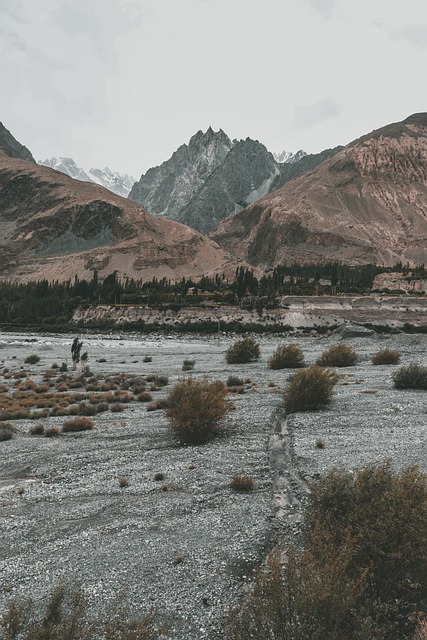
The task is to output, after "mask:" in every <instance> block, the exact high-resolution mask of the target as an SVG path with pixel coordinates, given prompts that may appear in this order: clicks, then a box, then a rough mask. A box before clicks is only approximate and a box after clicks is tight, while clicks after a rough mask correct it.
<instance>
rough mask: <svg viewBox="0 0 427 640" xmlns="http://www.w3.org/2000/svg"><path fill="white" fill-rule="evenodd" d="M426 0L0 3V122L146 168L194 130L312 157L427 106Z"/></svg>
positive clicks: (81, 160)
mask: <svg viewBox="0 0 427 640" xmlns="http://www.w3.org/2000/svg"><path fill="white" fill-rule="evenodd" d="M426 68H427V2H426V0H405V1H402V0H358V1H357V2H356V1H355V0H0V87H1V89H0V121H1V122H3V124H4V126H5V127H6V128H7V129H9V131H10V132H11V133H12V134H13V135H14V136H15V138H17V139H18V140H19V141H20V142H21V143H22V144H24V145H25V146H27V147H28V148H29V149H30V151H31V152H32V154H33V156H34V157H35V158H36V160H44V159H46V158H50V157H53V156H57V157H58V156H66V157H72V158H74V160H75V161H76V163H77V164H78V165H79V166H81V167H83V168H85V169H86V170H87V169H89V168H90V167H100V168H103V167H105V166H109V167H110V168H111V169H113V170H116V171H119V172H121V173H129V174H131V175H132V176H134V177H135V178H139V177H140V175H141V174H142V173H145V172H146V171H147V169H148V168H150V167H152V166H156V165H158V164H161V163H162V162H163V161H165V160H167V159H168V158H169V157H170V156H171V155H172V153H173V152H174V151H175V150H176V149H177V148H178V147H179V146H180V145H181V144H184V143H188V141H189V139H190V137H191V136H192V135H193V134H194V133H196V132H197V131H198V130H200V129H201V130H202V131H206V129H207V128H208V127H209V126H212V128H213V129H214V130H218V129H220V128H221V129H223V130H224V131H225V132H226V133H227V134H228V135H229V136H230V138H231V139H234V138H237V139H242V138H246V137H250V138H253V139H256V140H259V141H260V142H262V143H263V144H265V146H266V147H267V148H268V149H269V150H270V151H275V152H280V151H282V150H284V149H286V150H288V151H297V150H298V149H303V150H305V151H306V152H308V153H317V152H319V151H321V150H323V149H326V148H330V147H334V146H336V145H338V144H342V145H345V144H347V143H349V142H351V141H352V140H354V139H356V138H358V137H359V136H361V135H364V134H365V133H369V132H370V131H372V130H373V129H376V128H379V127H381V126H384V125H386V124H389V123H391V122H397V121H400V120H403V119H404V118H405V117H407V116H409V115H411V114H413V113H417V112H420V111H427V83H426Z"/></svg>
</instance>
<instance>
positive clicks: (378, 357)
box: [371, 348, 400, 365]
mask: <svg viewBox="0 0 427 640" xmlns="http://www.w3.org/2000/svg"><path fill="white" fill-rule="evenodd" d="M399 360H400V353H399V352H398V351H395V350H394V349H387V348H384V349H380V351H377V353H374V355H373V356H372V358H371V361H372V364H374V365H379V364H399Z"/></svg>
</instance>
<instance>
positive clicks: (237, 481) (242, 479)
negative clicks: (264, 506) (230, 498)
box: [230, 476, 254, 493]
mask: <svg viewBox="0 0 427 640" xmlns="http://www.w3.org/2000/svg"><path fill="white" fill-rule="evenodd" d="M230 487H231V489H233V491H238V492H240V493H250V492H251V491H253V488H254V481H253V480H252V478H251V477H250V476H233V477H232V479H231V482H230Z"/></svg>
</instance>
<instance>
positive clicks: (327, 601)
mask: <svg viewBox="0 0 427 640" xmlns="http://www.w3.org/2000/svg"><path fill="white" fill-rule="evenodd" d="M310 488H311V493H310V496H309V503H308V506H307V510H306V519H305V524H304V529H303V533H304V545H303V546H302V549H301V550H300V551H297V550H296V549H295V548H292V547H291V549H287V553H286V556H287V559H286V562H283V551H282V549H281V548H277V549H276V550H274V551H273V552H272V553H271V554H270V555H269V556H268V558H267V562H266V566H265V567H264V568H262V569H260V570H258V572H257V573H256V574H255V579H254V582H253V587H252V589H251V592H250V593H249V596H248V597H247V598H246V600H245V601H244V602H243V604H242V605H240V606H239V607H236V608H235V609H234V610H232V612H231V615H230V617H229V619H228V624H227V636H226V637H227V639H228V640H252V639H253V638H256V639H257V640H283V638H292V640H305V639H306V638H310V639H313V640H325V639H328V640H350V639H351V640H356V638H357V640H372V638H378V639H383V640H385V639H386V638H387V640H398V639H400V638H411V637H413V636H412V634H413V633H414V631H415V632H416V634H418V635H415V636H414V637H413V640H418V639H419V640H421V638H423V637H424V636H423V635H421V633H424V632H425V631H426V626H425V625H424V618H423V617H421V620H420V619H419V617H418V616H417V615H416V612H421V611H422V610H423V608H424V606H425V599H426V596H427V544H426V540H427V476H426V475H425V474H423V473H421V472H420V471H419V470H418V469H417V468H416V467H411V468H409V469H406V470H405V471H403V472H402V473H398V472H395V471H393V470H392V468H391V465H390V464H389V463H384V464H381V465H372V466H369V467H366V468H364V469H361V470H360V471H358V472H357V473H352V472H349V471H344V470H336V469H335V470H333V471H331V472H329V473H328V474H326V475H325V476H323V477H321V478H320V479H319V480H317V481H315V482H314V483H313V484H312V485H311V487H310ZM423 603H424V604H423ZM417 622H419V624H418V625H417ZM423 627H424V628H423Z"/></svg>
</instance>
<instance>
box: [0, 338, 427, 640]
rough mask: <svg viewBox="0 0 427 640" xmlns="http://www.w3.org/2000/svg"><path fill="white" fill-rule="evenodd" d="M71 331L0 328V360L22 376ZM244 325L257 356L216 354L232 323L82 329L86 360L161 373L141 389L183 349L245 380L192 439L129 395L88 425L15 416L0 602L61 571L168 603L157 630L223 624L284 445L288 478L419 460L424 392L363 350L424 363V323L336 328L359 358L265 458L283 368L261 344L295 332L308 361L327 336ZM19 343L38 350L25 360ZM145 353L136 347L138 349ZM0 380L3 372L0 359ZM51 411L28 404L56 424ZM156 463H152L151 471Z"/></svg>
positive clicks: (271, 513)
mask: <svg viewBox="0 0 427 640" xmlns="http://www.w3.org/2000/svg"><path fill="white" fill-rule="evenodd" d="M72 339H73V337H70V336H57V335H56V336H55V335H49V336H42V335H33V336H30V335H27V334H26V335H20V334H16V335H14V334H4V333H3V334H2V333H0V361H1V367H0V373H1V372H2V371H4V369H9V370H10V371H18V370H20V368H21V367H25V370H27V371H28V375H29V376H30V377H31V379H33V380H35V381H37V380H41V378H42V374H43V372H44V371H45V370H46V369H49V368H50V367H51V366H52V364H54V363H58V364H61V363H62V362H64V361H66V360H67V361H68V364H69V367H70V346H71V342H72ZM257 339H258V340H259V342H260V345H261V359H260V361H259V362H257V363H251V364H246V365H227V364H226V362H225V352H226V349H227V348H228V346H229V345H230V344H231V343H232V342H233V341H234V340H235V337H233V336H226V335H221V336H220V337H219V338H218V337H191V338H188V337H183V338H176V337H165V336H162V337H158V338H157V337H150V338H147V337H146V336H142V337H139V336H129V335H127V336H107V335H102V336H101V335H100V336H95V335H90V336H83V341H84V346H83V350H87V351H88V354H89V366H90V368H91V370H92V371H93V373H94V374H102V375H107V374H114V373H118V372H124V373H126V374H133V375H141V376H147V375H149V374H153V373H155V374H159V375H167V376H168V377H169V384H168V386H166V387H164V388H162V389H160V390H158V391H155V392H153V396H154V398H155V399H159V398H163V397H165V396H166V395H167V393H168V389H170V387H171V385H173V384H174V383H175V382H176V381H177V380H178V379H179V378H180V377H182V376H183V375H184V373H183V372H182V363H183V360H184V359H194V360H195V369H194V372H193V374H192V375H194V376H197V377H201V376H204V375H208V376H209V377H211V378H212V379H219V380H223V381H224V382H225V381H226V379H227V377H228V375H229V374H230V373H233V374H236V375H238V376H240V377H241V378H246V377H248V378H250V381H248V382H247V383H246V385H245V393H244V394H234V395H233V396H232V399H233V403H234V405H235V410H234V411H233V412H232V413H231V414H230V415H229V417H228V418H227V425H226V432H225V433H224V435H222V436H221V437H220V438H217V439H216V440H214V441H213V442H211V443H209V444H206V445H203V446H198V447H190V446H188V447H179V446H177V443H176V441H175V439H174V437H173V435H172V433H171V431H170V427H169V425H168V422H167V419H166V417H165V415H164V413H163V411H146V406H145V405H144V404H141V403H130V404H129V405H128V406H126V409H125V411H123V412H121V413H117V414H113V413H111V412H106V413H102V414H99V415H97V416H96V417H95V418H94V422H95V428H94V429H93V430H92V431H89V432H84V433H77V434H61V436H60V437H56V438H45V437H34V436H30V435H29V432H28V430H29V427H30V425H31V422H30V421H29V420H18V421H14V422H13V424H14V426H15V428H16V433H15V434H14V437H13V439H12V440H9V441H6V442H0V535H1V540H2V545H1V552H0V610H1V609H2V608H3V607H4V605H5V603H6V602H7V601H8V599H9V598H10V597H11V596H20V597H26V596H28V595H32V597H33V598H35V599H36V600H37V599H39V598H40V599H41V598H43V597H45V596H46V594H47V593H48V592H49V591H50V590H51V589H52V587H53V586H54V585H55V584H56V583H57V582H58V580H60V579H63V580H64V581H65V582H66V583H67V584H70V585H73V584H80V585H82V587H83V589H84V591H85V593H86V594H87V596H88V598H89V601H90V604H91V605H92V607H93V609H94V610H95V611H98V610H99V611H100V612H102V610H103V609H104V608H105V607H108V606H109V604H110V603H111V602H112V601H114V600H115V599H116V598H117V596H118V595H119V594H120V593H121V592H122V591H124V590H125V591H126V598H127V599H128V601H129V603H130V606H131V609H132V611H133V612H134V613H135V614H138V613H144V612H145V611H147V610H148V609H150V608H151V607H153V606H154V607H156V608H158V609H159V611H161V612H162V613H165V614H166V615H167V616H168V617H169V619H170V620H171V621H172V625H171V630H170V632H169V634H170V636H169V637H170V638H174V639H176V640H184V639H185V640H193V639H194V640H196V639H204V638H206V639H212V640H216V639H219V638H223V637H224V631H223V620H224V615H225V614H226V611H227V608H228V607H229V606H230V605H231V604H233V603H235V602H236V600H237V598H238V597H239V596H240V595H241V593H242V590H243V591H244V587H245V585H246V584H247V583H249V582H250V580H251V575H252V570H253V566H254V565H255V564H256V563H257V562H258V561H259V560H260V559H261V558H262V555H263V551H264V549H265V547H266V546H267V545H268V544H269V543H270V542H271V540H272V539H273V538H274V536H275V535H276V533H277V531H278V528H279V529H280V526H281V522H283V521H286V519H287V518H288V517H289V518H292V515H293V514H292V509H290V508H289V501H287V500H284V501H283V500H282V501H281V499H280V492H281V491H283V485H282V484H281V483H280V482H278V478H280V477H281V476H282V475H283V474H286V469H281V468H280V464H283V465H287V464H288V462H289V460H291V462H292V465H293V469H294V471H295V474H296V475H297V476H298V478H297V480H298V479H299V480H301V482H302V483H305V482H308V481H310V479H311V478H313V477H315V476H316V475H317V474H319V473H323V472H324V471H326V470H328V469H330V468H332V467H334V466H337V465H344V466H345V467H347V468H357V467H360V466H362V465H364V464H366V463H367V462H374V461H381V460H384V459H386V458H391V459H392V461H393V463H394V464H395V465H396V466H397V467H398V468H403V467H405V466H407V465H408V464H412V463H419V464H421V465H422V466H423V467H424V468H426V467H427V444H426V431H427V427H426V399H427V394H426V392H415V391H398V390H395V389H393V384H392V378H391V376H392V372H393V370H395V367H393V366H376V367H374V366H373V365H372V364H371V361H370V358H371V356H372V354H373V353H375V352H376V351H378V350H379V349H380V348H381V347H383V346H388V347H390V348H394V349H398V350H399V351H400V352H401V354H402V361H401V363H402V364H407V363H409V362H411V361H414V360H416V361H417V362H420V363H421V364H424V365H427V350H426V347H427V337H424V336H413V335H404V334H399V335H394V336H391V337H390V336H377V335H371V336H368V335H367V336H366V337H353V338H348V339H346V342H348V343H349V344H350V345H351V346H352V347H353V348H354V349H355V350H356V351H357V353H358V354H359V360H358V363H357V364H356V366H354V367H349V368H346V369H342V370H340V373H344V374H345V377H343V378H341V379H340V381H339V383H338V385H337V386H336V389H335V395H334V401H333V404H332V406H331V408H330V409H329V410H328V411H323V412H319V413H313V414H297V415H293V416H290V417H289V418H288V419H287V420H286V428H287V442H288V444H289V455H290V458H289V460H288V461H286V460H287V459H286V457H285V458H280V456H279V458H277V460H279V466H278V464H277V460H276V461H275V463H274V464H271V462H272V457H271V438H272V434H273V433H274V432H275V431H276V432H277V424H278V422H280V421H283V420H284V416H282V415H281V404H282V391H283V389H284V387H285V385H286V380H287V378H288V377H289V375H290V374H291V373H292V372H291V371H289V370H283V371H272V370H269V369H268V367H267V360H268V357H269V356H270V355H271V353H272V352H273V351H274V349H275V348H276V346H277V345H278V344H279V343H282V342H298V343H299V344H300V345H301V347H302V349H303V351H304V353H305V355H306V361H307V364H312V363H313V362H314V361H315V360H316V358H317V357H318V356H319V355H320V354H321V353H322V351H323V350H324V349H325V348H326V347H327V346H329V345H330V344H332V343H334V342H337V341H339V340H341V337H340V336H339V335H335V336H334V335H329V336H320V337H319V336H310V337H307V336H301V337H295V336H293V337H292V338H289V339H286V338H284V337H283V336H281V337H278V336H269V337H259V338H257ZM32 353H35V354H37V355H39V356H40V362H39V363H37V364H35V365H25V364H24V360H25V358H26V356H28V355H29V354H32ZM147 356H150V357H152V361H151V362H144V358H145V357H147ZM104 359H105V362H100V360H104ZM70 368H71V367H70ZM0 384H5V385H9V384H10V379H5V378H4V377H3V376H2V375H0ZM63 421H64V418H61V417H59V416H56V417H50V418H45V419H44V420H43V422H44V423H45V425H47V426H50V425H56V426H58V427H60V426H61V425H62V423H63ZM318 439H322V440H323V441H324V445H325V446H324V448H323V449H320V448H318V447H316V440H318ZM160 472H161V473H163V474H164V479H163V480H162V481H156V480H155V479H154V475H155V473H160ZM236 474H244V475H248V476H251V477H252V478H253V480H254V483H255V489H254V491H253V492H252V493H248V494H238V493H235V492H233V491H232V490H231V489H230V480H231V478H232V477H233V476H234V475H236ZM119 477H126V478H127V479H128V486H127V487H123V488H121V487H120V486H119V482H118V478H119ZM295 477H296V476H295ZM294 480H295V478H294ZM292 483H293V481H292V482H291V483H290V485H289V486H291V489H288V490H289V491H292V486H294V484H295V483H294V484H292ZM295 486H296V487H297V486H298V482H296V484H295ZM296 492H298V489H296ZM279 512H280V517H277V516H278V515H279Z"/></svg>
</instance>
